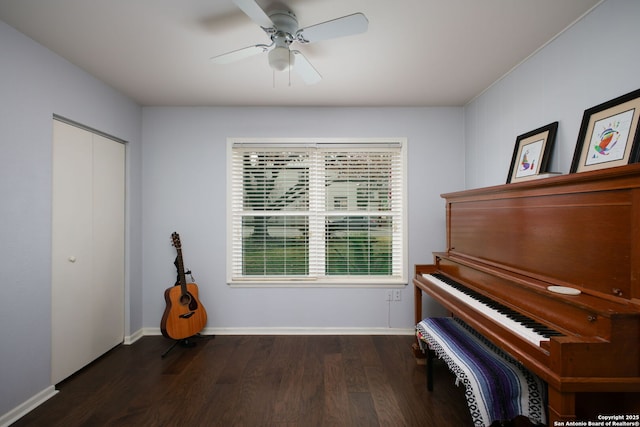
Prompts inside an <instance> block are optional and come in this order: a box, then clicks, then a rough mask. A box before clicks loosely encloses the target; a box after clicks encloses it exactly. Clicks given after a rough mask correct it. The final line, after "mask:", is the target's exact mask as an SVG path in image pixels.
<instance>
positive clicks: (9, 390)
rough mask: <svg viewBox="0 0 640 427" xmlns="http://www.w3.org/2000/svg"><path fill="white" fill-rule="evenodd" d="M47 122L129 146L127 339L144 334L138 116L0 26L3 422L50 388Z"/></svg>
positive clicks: (96, 84)
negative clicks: (56, 119)
mask: <svg viewBox="0 0 640 427" xmlns="http://www.w3.org/2000/svg"><path fill="white" fill-rule="evenodd" d="M53 114H58V115H61V116H65V117H68V118H70V119H73V120H75V121H77V122H80V123H83V124H85V125H87V126H91V127H93V128H96V129H99V130H101V131H103V132H106V133H109V134H111V135H114V136H116V137H119V138H121V139H124V140H126V141H129V144H128V147H127V162H128V164H127V174H128V176H127V180H128V192H129V193H128V200H127V205H128V213H127V216H128V221H129V230H128V234H127V252H128V254H129V259H128V260H127V289H128V293H127V306H128V307H133V309H131V310H130V311H129V310H127V313H126V314H127V319H126V321H127V328H128V331H127V332H126V333H127V334H128V333H130V331H135V330H138V329H140V328H141V327H142V316H141V313H140V307H141V305H142V302H141V298H142V288H141V284H142V278H141V268H140V265H141V231H140V218H141V209H140V208H141V204H140V202H139V199H140V182H141V173H140V154H141V146H140V142H141V136H140V129H141V117H142V114H141V108H140V107H139V106H137V105H136V104H135V103H133V102H131V101H130V100H129V99H127V98H126V97H124V96H122V95H121V94H119V93H117V92H115V91H114V90H113V89H111V88H109V87H107V86H106V85H105V84H103V83H101V82H100V81H98V80H96V79H95V78H93V77H91V76H90V75H88V74H87V73H85V72H84V71H82V70H80V69H78V68H77V67H75V66H73V65H71V64H70V63H68V62H67V61H65V60H64V59H62V58H60V57H59V56H57V55H54V54H53V53H51V52H50V51H48V50H47V49H45V48H43V47H42V46H40V45H39V44H37V43H35V42H33V41H32V40H31V39H29V38H27V37H25V36H24V35H23V34H21V33H19V32H17V31H15V30H14V29H13V28H11V27H9V26H7V25H6V24H4V23H3V22H1V21H0V160H1V161H2V167H0V198H1V200H2V202H0V282H1V283H2V284H3V285H2V286H3V290H4V293H5V294H4V295H3V297H2V298H0V342H1V344H0V367H1V368H0V416H1V415H2V414H4V413H6V412H8V411H9V410H11V409H12V408H14V407H16V406H17V405H19V404H21V403H23V402H24V401H26V400H27V399H29V398H31V397H32V396H34V395H35V394H37V393H39V392H41V391H42V390H44V389H45V388H47V387H48V386H49V385H50V375H51V374H50V372H51V368H50V365H51V166H52V165H51V143H52V129H53V124H52V117H53ZM79 321H81V319H79Z"/></svg>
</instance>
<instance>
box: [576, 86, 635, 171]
mask: <svg viewBox="0 0 640 427" xmlns="http://www.w3.org/2000/svg"><path fill="white" fill-rule="evenodd" d="M639 115H640V89H638V90H636V91H633V92H631V93H628V94H626V95H622V96H620V97H618V98H616V99H612V100H611V101H607V102H605V103H603V104H600V105H596V106H595V107H591V108H589V109H588V110H585V112H584V116H582V124H581V125H580V133H579V134H578V143H577V144H576V151H575V152H574V154H573V161H572V162H571V173H573V172H584V171H590V170H595V169H605V168H610V167H614V166H622V165H626V164H629V163H635V162H637V161H638V160H639V158H640V147H639V145H640V141H639V140H640V127H639V126H638V116H639Z"/></svg>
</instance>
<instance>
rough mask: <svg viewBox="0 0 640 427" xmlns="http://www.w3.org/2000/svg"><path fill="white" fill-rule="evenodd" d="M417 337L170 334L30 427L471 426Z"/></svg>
mask: <svg viewBox="0 0 640 427" xmlns="http://www.w3.org/2000/svg"><path fill="white" fill-rule="evenodd" d="M413 340H414V338H413V337H411V336H352V335H345V336H322V335H319V336H318V335H314V336H289V335H283V336H226V335H222V336H216V337H212V336H203V337H197V338H196V339H194V341H195V342H196V343H197V345H196V346H195V347H192V348H183V347H180V346H178V347H176V348H174V349H173V350H172V351H171V352H170V353H169V354H168V355H167V356H166V357H165V358H161V357H160V355H161V354H162V353H163V352H164V351H165V350H166V349H167V348H168V347H169V346H170V345H171V344H172V341H171V340H168V339H166V338H163V337H156V336H151V337H144V338H142V339H140V340H139V341H137V342H136V343H134V344H133V345H130V346H124V345H121V346H118V347H116V348H115V349H113V350H112V351H110V352H109V353H107V354H106V355H105V356H103V357H102V358H100V359H98V360H97V361H95V362H94V363H92V364H91V365H89V366H88V367H87V368H85V369H83V370H81V371H80V372H78V373H77V374H75V375H74V376H72V377H71V378H69V379H67V380H65V381H64V382H62V383H60V384H58V387H57V388H58V389H59V390H60V392H59V393H58V394H56V395H55V396H54V397H53V398H51V399H49V400H48V401H47V402H45V403H44V404H42V405H41V406H39V407H38V408H36V409H35V410H33V411H32V412H30V413H29V414H27V415H25V416H24V417H23V418H21V419H20V420H18V421H17V422H16V423H14V424H13V427H23V426H38V427H40V426H48V427H54V426H64V427H74V426H87V427H88V426H91V427H94V426H107V425H108V426H153V427H157V426H225V427H226V426H247V427H254V426H269V427H271V426H304V427H307V426H392V427H398V426H434V427H442V426H443V427H447V426H469V425H471V416H470V415H469V411H468V409H467V406H466V401H465V398H464V387H463V386H460V387H456V386H455V385H454V377H453V375H452V374H451V373H450V372H449V371H448V370H447V368H446V366H445V365H444V364H443V362H441V361H437V363H436V364H435V366H434V371H435V382H434V387H435V388H434V392H431V393H430V392H428V391H427V390H426V383H425V372H424V366H422V365H417V364H416V361H415V359H414V358H413V355H412V354H411V351H410V348H411V344H412V342H413Z"/></svg>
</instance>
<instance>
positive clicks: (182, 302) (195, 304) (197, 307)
mask: <svg viewBox="0 0 640 427" xmlns="http://www.w3.org/2000/svg"><path fill="white" fill-rule="evenodd" d="M171 240H172V242H173V246H174V247H175V248H176V251H178V257H177V258H176V267H177V268H178V282H179V283H178V284H176V285H175V286H172V287H170V288H168V289H167V290H166V291H164V299H165V301H166V303H167V306H166V308H165V310H164V314H163V315H162V321H161V322H160V330H161V331H162V335H164V336H165V337H167V338H172V339H174V340H183V339H186V338H189V337H191V336H193V335H195V334H197V333H198V332H200V331H201V330H202V329H203V328H204V325H205V324H206V323H207V311H206V310H205V309H204V306H203V305H202V303H201V302H200V300H198V286H197V285H196V284H195V283H187V280H186V279H185V274H184V264H183V262H182V245H181V243H180V236H179V235H178V233H176V232H174V233H173V234H171Z"/></svg>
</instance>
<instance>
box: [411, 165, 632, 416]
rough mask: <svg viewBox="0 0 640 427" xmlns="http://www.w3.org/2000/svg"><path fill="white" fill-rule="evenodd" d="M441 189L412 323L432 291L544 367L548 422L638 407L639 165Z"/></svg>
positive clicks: (528, 363)
mask: <svg viewBox="0 0 640 427" xmlns="http://www.w3.org/2000/svg"><path fill="white" fill-rule="evenodd" d="M442 197H443V198H444V199H445V200H446V226H447V233H446V238H447V241H446V244H447V248H446V251H444V252H436V253H434V263H433V264H430V265H416V267H415V276H414V279H413V284H414V291H415V295H414V296H415V320H416V323H418V322H419V321H420V320H422V319H423V318H424V317H428V313H423V312H422V293H423V292H425V293H426V294H428V295H429V296H430V297H432V298H433V299H435V300H436V301H438V302H439V303H440V304H441V305H442V306H444V307H445V308H446V309H447V310H448V311H450V312H451V313H452V315H453V316H455V317H459V318H460V319H462V320H463V321H465V322H466V323H467V324H468V325H470V326H471V327H472V328H474V329H475V330H476V331H478V332H479V333H480V334H482V335H483V336H485V337H486V338H487V339H489V340H490V341H492V342H493V343H494V344H495V345H497V346H498V347H500V348H501V349H503V350H504V351H506V352H507V353H509V354H510V355H511V356H513V357H514V358H515V359H516V360H518V361H519V362H520V363H522V364H523V365H524V366H525V367H526V368H528V369H529V370H530V371H531V372H533V373H535V374H536V375H538V376H539V377H540V378H542V379H543V380H544V381H545V382H546V383H547V386H548V416H549V417H548V419H549V425H550V426H552V425H554V424H556V421H563V420H572V419H586V418H587V417H594V416H597V414H611V411H612V410H614V411H616V410H617V411H620V410H628V411H632V412H633V411H635V412H634V413H635V414H638V413H640V164H631V165H626V166H622V167H616V168H609V169H602V170H597V171H590V172H582V173H574V174H568V175H560V176H556V177H551V178H544V179H539V180H534V181H526V182H520V183H512V184H506V185H498V186H493V187H488V188H481V189H472V190H467V191H460V192H455V193H448V194H443V195H442ZM612 403H615V409H613V407H612V406H611V405H612ZM589 419H590V418H589ZM556 425H559V424H556Z"/></svg>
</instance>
